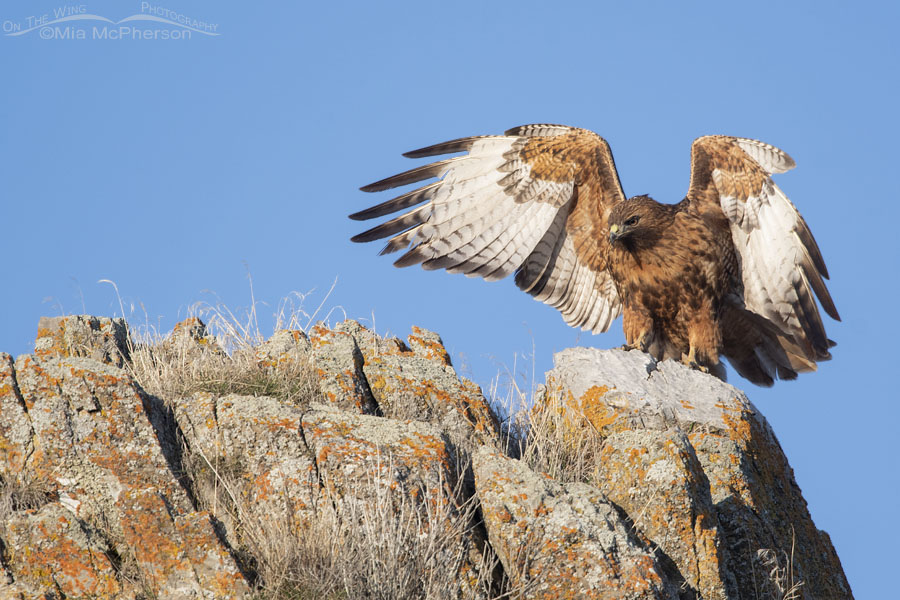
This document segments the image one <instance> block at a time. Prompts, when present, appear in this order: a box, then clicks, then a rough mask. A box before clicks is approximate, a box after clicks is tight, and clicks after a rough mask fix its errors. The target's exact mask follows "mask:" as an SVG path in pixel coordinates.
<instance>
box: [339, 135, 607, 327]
mask: <svg viewBox="0 0 900 600" xmlns="http://www.w3.org/2000/svg"><path fill="white" fill-rule="evenodd" d="M456 152H466V154H464V155H461V156H456V157H453V158H449V159H444V160H439V161H437V162H434V163H430V164H427V165H422V166H418V167H415V168H413V169H410V170H409V171H406V172H404V173H400V174H399V175H394V176H392V177H388V178H386V179H382V180H381V181H378V182H375V183H373V184H369V185H367V186H364V187H363V188H361V189H362V190H363V191H367V192H375V191H382V190H387V189H391V188H394V187H399V186H402V185H407V184H410V183H416V182H420V181H424V180H426V179H429V178H432V177H437V178H438V180H437V181H435V182H432V183H429V184H427V185H425V186H423V187H420V188H418V189H416V190H413V191H411V192H407V193H405V194H403V195H401V196H398V197H397V198H394V199H392V200H388V201H386V202H382V203H381V204H378V205H376V206H373V207H372V208H369V209H366V210H362V211H359V212H357V213H354V214H353V215H351V218H353V219H357V220H366V219H371V218H375V217H380V216H384V215H387V214H391V213H393V212H397V211H401V210H405V209H408V208H412V207H416V208H413V209H412V210H410V211H409V212H406V213H404V214H401V215H400V216H398V217H395V218H393V219H390V220H388V221H386V222H385V223H382V224H381V225H378V226H376V227H373V228H372V229H369V230H368V231H365V232H363V233H361V234H359V235H356V236H354V237H353V238H352V239H353V241H358V242H366V241H372V240H376V239H381V238H385V237H390V236H393V237H390V239H389V240H388V243H387V246H385V248H384V250H382V253H390V252H396V251H398V250H402V249H404V248H406V249H407V252H406V253H405V254H403V256H401V257H400V259H398V260H397V261H396V262H395V263H394V264H395V265H397V266H409V265H413V264H421V265H422V266H423V268H425V269H446V270H447V271H449V272H453V273H464V274H466V275H468V276H471V277H483V278H484V279H486V280H488V281H493V280H497V279H502V278H504V277H506V276H508V275H510V274H511V273H513V272H514V271H515V272H516V278H515V280H516V285H518V286H519V287H520V288H522V289H523V290H525V291H526V292H528V293H529V294H531V295H532V296H534V298H535V299H537V300H540V301H542V302H546V303H547V304H550V305H552V306H554V307H556V308H558V309H559V310H560V312H561V313H562V315H563V318H564V319H565V320H566V322H568V323H570V324H572V325H575V326H579V327H582V328H584V329H589V330H592V331H595V332H599V331H606V329H607V328H608V327H609V324H610V322H611V321H612V320H613V319H614V318H615V317H616V316H618V314H619V313H620V312H621V305H620V301H619V297H618V294H617V292H616V288H615V285H614V284H613V283H612V278H611V276H610V275H609V273H608V271H607V270H606V259H605V249H606V244H608V236H607V229H608V227H607V225H606V219H607V217H608V215H609V211H610V209H611V207H612V206H613V205H614V204H616V203H618V202H621V201H623V200H624V194H623V192H622V187H621V184H620V183H619V178H618V174H617V173H616V169H615V163H614V162H613V158H612V153H611V152H610V150H609V146H608V145H607V143H606V141H605V140H603V138H601V137H600V136H598V135H596V134H595V133H592V132H590V131H587V130H584V129H577V128H574V127H568V126H565V125H550V124H535V125H523V126H521V127H516V128H513V129H510V130H508V131H507V132H506V133H505V135H502V136H473V137H466V138H459V139H456V140H451V141H449V142H443V143H440V144H434V145H432V146H427V147H425V148H421V149H419V150H413V151H412V152H407V153H406V154H405V155H404V156H408V157H411V158H421V157H429V156H439V155H443V154H452V153H456ZM423 203H424V204H423ZM592 238H593V239H592Z"/></svg>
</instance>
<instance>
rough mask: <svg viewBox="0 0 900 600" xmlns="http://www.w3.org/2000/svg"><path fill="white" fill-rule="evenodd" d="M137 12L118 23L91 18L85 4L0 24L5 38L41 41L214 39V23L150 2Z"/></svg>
mask: <svg viewBox="0 0 900 600" xmlns="http://www.w3.org/2000/svg"><path fill="white" fill-rule="evenodd" d="M140 8H141V10H140V12H139V13H135V14H132V15H130V16H126V17H124V18H122V19H111V18H109V17H106V16H103V15H98V14H93V13H91V12H90V11H89V10H88V6H87V5H86V4H66V5H62V6H58V7H56V8H53V9H52V10H49V11H47V12H43V13H41V14H33V15H28V16H26V17H23V18H21V19H18V20H12V19H6V20H4V21H3V23H2V31H3V34H4V35H5V36H7V37H17V36H35V35H36V36H38V37H40V38H41V39H43V40H189V39H192V38H193V36H195V35H196V36H217V35H221V34H220V33H219V31H218V29H219V24H218V23H209V22H207V21H205V20H203V19H200V18H196V17H195V16H194V15H189V14H186V13H183V12H180V11H177V10H171V9H169V8H167V7H165V6H160V5H159V4H156V3H153V2H141V4H140Z"/></svg>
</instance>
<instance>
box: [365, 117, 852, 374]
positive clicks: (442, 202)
mask: <svg viewBox="0 0 900 600" xmlns="http://www.w3.org/2000/svg"><path fill="white" fill-rule="evenodd" d="M459 152H465V154H462V155H459V156H454V157H451V158H447V159H445V160H439V161H437V162H433V163H431V164H427V165H423V166H420V167H416V168H414V169H412V170H410V171H406V172H405V173H401V174H399V175H395V176H393V177H388V178H387V179H383V180H381V181H378V182H376V183H372V184H370V185H367V186H365V187H363V188H362V190H363V191H366V192H378V191H382V190H387V189H390V188H395V187H399V186H403V185H407V184H411V183H415V182H420V181H424V180H427V179H430V178H437V180H436V181H433V182H431V183H428V184H427V185H424V186H423V187H420V188H418V189H415V190H412V191H410V192H407V193H405V194H403V195H401V196H399V197H397V198H394V199H392V200H388V201H386V202H383V203H381V204H378V205H376V206H373V207H372V208H368V209H366V210H363V211H360V212H357V213H355V214H353V215H350V218H351V219H356V220H365V219H372V218H376V217H381V216H383V215H387V214H390V213H395V212H397V211H402V210H406V209H412V210H409V211H408V212H405V213H404V214H402V215H400V216H398V217H395V218H393V219H390V220H389V221H387V222H385V223H382V224H380V225H378V226H377V227H374V228H372V229H369V230H368V231H365V232H363V233H360V234H359V235H357V236H354V237H353V238H352V240H353V241H354V242H369V241H372V240H378V239H383V238H390V239H389V241H388V242H387V246H386V247H385V248H384V250H383V251H382V254H385V253H391V252H396V251H398V250H404V249H405V250H406V252H405V253H404V254H403V255H402V256H401V257H400V259H399V260H397V261H396V262H395V263H394V264H395V265H397V266H399V267H406V266H409V265H415V264H421V265H422V266H423V267H424V268H425V269H446V270H447V271H449V272H451V273H465V274H466V275H468V276H470V277H475V276H477V277H482V278H484V279H486V280H488V281H494V280H498V279H502V278H504V277H506V276H507V275H510V274H512V273H513V272H515V282H516V285H517V286H518V287H519V288H521V289H522V290H523V291H525V292H527V293H529V294H531V295H532V296H533V297H534V298H535V299H536V300H540V301H541V302H544V303H546V304H549V305H551V306H553V307H555V308H557V309H558V310H559V311H560V312H561V313H562V316H563V319H565V321H566V323H568V324H569V325H572V326H573V327H580V328H581V329H583V330H589V331H591V332H593V333H600V332H604V331H606V330H607V329H609V326H610V323H611V322H612V321H613V320H614V319H615V318H616V317H618V316H619V315H620V314H622V315H623V329H624V332H625V339H626V342H627V346H628V347H629V348H639V349H641V350H643V351H645V352H648V353H649V354H651V355H653V356H654V357H655V358H656V359H658V360H665V359H669V358H672V359H676V360H680V361H682V362H684V363H685V364H688V365H690V366H692V367H694V368H698V369H701V370H704V371H708V372H712V373H713V374H716V375H717V376H719V377H721V378H724V377H725V371H724V367H723V366H722V365H721V363H720V359H721V358H722V357H725V358H727V359H728V361H729V362H730V364H731V365H732V366H733V367H734V369H735V370H736V371H737V372H738V373H739V374H741V375H742V376H743V377H745V378H747V379H748V380H750V381H752V382H753V383H755V384H758V385H763V386H771V385H772V384H773V383H774V380H775V379H795V378H796V377H797V374H798V373H801V372H806V371H814V370H815V369H816V363H818V362H820V361H824V360H828V359H829V358H831V354H830V352H829V349H830V348H831V347H832V346H834V342H833V341H831V340H829V339H828V336H827V335H826V334H825V327H824V325H823V323H822V318H821V316H820V314H819V309H818V307H817V305H816V301H815V300H814V296H816V297H818V300H819V303H820V304H821V306H822V308H823V309H824V310H825V312H826V313H827V314H828V315H829V316H831V317H832V318H833V319H835V320H840V317H839V316H838V312H837V309H836V308H835V305H834V302H833V301H832V299H831V295H830V294H829V293H828V289H827V288H826V287H825V282H824V280H825V279H827V278H828V271H827V269H826V268H825V262H824V260H823V259H822V254H821V252H820V251H819V247H818V245H817V244H816V241H815V239H814V238H813V235H812V233H811V232H810V230H809V227H808V226H807V224H806V222H805V221H804V220H803V217H802V216H800V213H799V212H797V209H796V208H795V207H794V205H793V204H792V203H791V201H790V200H788V198H787V196H785V195H784V193H783V192H782V191H781V189H780V188H779V187H778V186H777V185H775V183H774V182H773V181H772V175H773V174H774V173H783V172H785V171H788V170H789V169H792V168H793V167H794V165H795V163H794V161H793V160H792V159H791V157H790V156H788V155H787V154H786V153H784V152H782V151H781V150H779V149H778V148H775V147H774V146H770V145H769V144H765V143H763V142H760V141H757V140H752V139H746V138H738V137H729V136H724V135H711V136H704V137H701V138H698V139H696V140H695V141H694V143H693V144H692V146H691V180H690V185H689V186H688V192H687V195H686V196H685V198H684V199H683V200H682V201H681V202H679V203H678V204H661V203H659V202H657V201H656V200H653V199H652V198H650V197H648V196H637V197H633V198H628V199H626V197H625V194H624V192H623V191H622V185H621V183H620V181H619V176H618V173H617V171H616V166H615V163H614V161H613V156H612V153H611V151H610V149H609V145H608V144H607V143H606V140H604V139H603V138H602V137H600V136H599V135H597V134H596V133H594V132H592V131H588V130H585V129H578V128H574V127H567V126H564V125H545V124H536V125H524V126H522V127H516V128H513V129H510V130H508V131H507V132H506V133H505V134H504V135H489V136H475V137H466V138H461V139H458V140H452V141H449V142H444V143H441V144H436V145H433V146H428V147H427V148H422V149H420V150H414V151H412V152H407V153H406V154H404V156H407V157H409V158H421V157H428V156H438V155H444V154H454V153H459ZM413 207H416V208H413Z"/></svg>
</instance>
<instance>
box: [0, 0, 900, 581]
mask: <svg viewBox="0 0 900 600" xmlns="http://www.w3.org/2000/svg"><path fill="white" fill-rule="evenodd" d="M325 4H326V3H319V4H316V5H302V4H301V3H286V2H285V3H265V5H264V6H257V5H254V4H251V3H245V4H239V3H212V2H209V3H202V2H184V1H182V2H179V1H176V0H171V1H169V0H167V3H166V4H159V3H150V4H149V5H145V6H144V7H143V8H142V3H141V2H132V1H131V0H124V1H123V0H116V1H107V2H87V3H85V4H83V5H79V4H71V5H68V6H76V7H77V6H83V7H84V10H85V11H86V12H87V13H91V14H96V15H100V16H103V17H105V18H107V19H110V21H114V22H115V21H119V20H121V19H124V18H126V17H128V16H131V15H135V14H141V12H142V10H143V11H144V14H147V12H148V10H150V7H152V8H153V9H154V10H157V11H159V10H161V9H166V10H170V11H174V12H175V13H177V14H181V15H185V16H188V17H191V18H192V19H196V20H197V21H203V22H206V23H210V24H214V25H215V26H216V27H215V33H218V35H205V34H203V33H199V32H193V33H192V35H191V37H190V39H179V40H174V39H165V40H164V39H133V38H131V37H128V35H129V34H127V33H126V36H125V37H126V38H127V39H111V35H110V34H109V33H107V34H106V35H107V37H106V38H105V39H91V38H92V37H93V35H94V34H93V30H92V28H93V27H98V31H100V32H101V33H100V34H99V35H100V36H101V38H102V35H103V34H102V26H103V25H104V24H103V23H100V22H96V21H94V22H90V23H88V22H73V21H67V22H63V23H59V24H56V25H54V26H53V27H54V28H55V27H59V28H60V29H59V33H58V32H57V30H56V29H51V30H50V31H49V32H47V33H43V31H44V30H43V28H41V27H38V28H36V29H34V30H33V31H30V32H28V33H25V34H22V35H15V36H13V35H6V34H8V33H16V32H17V31H18V32H21V31H22V30H23V29H27V28H28V24H29V23H31V24H34V23H37V22H38V21H39V19H40V18H41V15H43V14H48V15H49V19H50V20H52V19H53V12H54V9H59V8H60V7H63V6H67V5H65V4H64V3H62V2H60V3H54V2H52V1H50V0H14V1H7V2H4V3H3V6H2V8H0V27H2V29H0V57H2V59H0V126H2V132H3V134H2V136H0V175H2V179H0V181H2V190H0V211H2V213H0V214H2V215H3V218H2V223H3V236H2V240H3V245H4V249H5V253H4V255H5V261H4V264H5V267H6V268H5V274H4V277H5V280H6V284H5V289H4V291H3V293H2V294H0V350H3V351H6V352H10V353H12V354H20V353H24V352H28V351H30V350H31V348H32V342H33V338H34V333H35V331H36V327H37V321H38V318H39V317H40V316H41V315H55V314H61V313H66V314H69V313H81V312H88V313H93V314H102V315H114V314H119V313H120V308H119V301H118V299H117V298H116V294H115V291H114V290H113V289H112V287H111V286H109V285H107V284H102V283H98V281H99V280H101V279H109V280H112V281H115V283H116V284H117V286H118V289H119V292H120V294H121V296H122V299H123V301H124V305H125V312H126V316H129V317H130V318H132V319H133V320H136V321H140V322H144V321H145V320H146V321H149V322H151V323H153V324H155V325H157V326H158V327H159V328H160V329H162V330H164V331H165V330H168V329H170V328H171V326H172V325H173V324H174V323H175V322H177V321H178V320H179V319H181V318H183V317H184V316H185V315H186V313H187V311H188V309H189V307H190V306H191V305H193V304H195V303H196V302H198V301H204V300H205V301H215V300H216V298H218V299H219V300H221V301H222V302H224V303H225V304H227V305H228V306H229V307H231V308H232V309H233V310H235V311H238V310H240V309H241V308H242V307H243V308H246V307H247V306H248V305H249V303H250V287H249V284H248V274H250V275H252V278H253V289H254V293H255V298H256V300H257V301H258V302H260V305H259V306H258V312H259V314H260V321H261V324H262V329H263V331H264V332H266V333H271V328H272V318H271V316H272V314H273V313H274V312H275V310H276V308H277V305H278V303H279V301H280V300H281V299H282V298H285V297H288V296H290V295H291V294H292V292H300V293H306V292H309V291H311V290H312V291H313V292H312V294H311V295H310V296H309V299H308V300H307V308H308V309H309V310H313V309H315V307H316V305H317V304H318V303H319V302H320V301H321V300H322V299H323V298H324V296H325V292H327V290H328V289H329V288H330V287H331V285H332V283H333V282H334V280H335V279H337V284H336V286H335V287H334V290H333V292H332V293H331V295H330V296H329V297H328V298H327V300H326V304H325V306H326V308H330V307H339V309H338V312H337V313H332V314H333V315H334V314H337V315H342V314H343V313H346V314H347V315H348V316H350V317H354V318H359V319H362V320H367V321H368V322H369V324H371V321H372V319H373V318H374V324H375V327H376V329H377V330H378V331H379V332H390V333H394V334H398V335H406V334H407V333H408V331H409V328H410V326H411V325H419V326H422V327H426V328H429V329H433V330H436V331H438V332H439V333H441V334H442V336H443V337H444V340H445V342H446V343H447V346H448V348H449V349H450V351H451V354H452V356H453V358H454V361H455V363H456V365H457V367H458V368H460V370H461V371H463V372H464V373H465V374H466V375H468V376H469V377H472V378H473V379H475V380H476V381H477V382H479V383H481V384H482V385H484V386H486V385H487V384H488V383H489V382H490V381H491V379H492V378H493V377H495V376H496V374H497V372H498V371H503V370H505V369H509V370H514V367H513V365H514V364H515V365H516V367H515V370H517V371H521V372H524V373H525V376H526V378H530V377H531V375H530V372H531V369H532V364H533V365H534V370H535V371H536V377H537V379H538V380H541V379H543V373H544V371H546V370H547V369H549V368H550V367H551V365H552V355H553V353H554V352H557V351H559V350H561V349H563V348H566V347H569V346H573V345H576V344H583V345H590V346H597V347H604V348H605V347H612V346H616V345H619V344H621V343H622V334H621V324H620V322H616V323H615V324H614V325H613V327H612V330H611V332H610V333H608V334H604V335H601V336H590V335H587V334H580V333H579V332H577V331H575V330H573V329H570V328H568V327H567V326H566V325H565V324H564V323H563V321H562V319H561V317H560V316H559V314H558V313H557V312H556V311H555V310H553V309H552V308H549V307H547V306H544V305H542V304H539V303H537V302H535V301H533V300H532V299H531V298H530V297H528V296H527V295H525V294H523V293H521V292H520V291H518V290H517V289H516V288H515V286H514V284H513V283H512V281H511V280H508V281H503V282H500V283H491V284H488V283H485V282H483V281H481V280H470V279H467V278H465V277H462V276H459V275H448V274H445V273H435V272H430V273H429V272H424V271H422V270H420V269H403V270H400V269H395V268H394V267H392V266H391V264H390V263H391V261H390V260H388V259H387V258H385V257H378V256H377V252H378V250H379V249H380V246H377V245H375V244H369V245H356V244H351V243H350V242H349V241H348V240H349V238H350V236H352V235H353V234H355V233H358V232H359V231H361V230H362V227H361V224H360V223H355V222H352V221H350V220H348V219H347V218H346V215H348V214H349V213H352V212H355V211H357V210H360V209H361V208H364V207H366V206H368V205H370V204H372V203H374V202H376V201H381V200H384V199H387V198H388V197H390V196H388V195H387V194H381V195H378V196H373V195H366V194H363V193H362V192H359V191H358V188H359V186H361V185H364V184H366V183H370V182H372V181H375V180H377V179H380V178H382V177H384V176H387V175H390V174H393V173H396V172H399V171H400V170H404V169H407V168H409V167H411V166H412V165H414V164H416V163H415V162H413V161H410V160H407V159H404V158H402V157H401V156H400V154H401V153H402V152H404V151H407V150H411V149H414V148H418V147H421V146H424V145H428V144H431V143H435V142H439V141H444V140H447V139H452V138H455V137H461V136H466V135H472V134H487V133H499V132H501V131H503V130H504V129H506V128H509V127H512V126H515V125H520V124H524V123H531V122H558V123H565V124H570V125H577V126H581V127H586V128H589V129H593V130H594V131H597V132H598V133H600V134H601V135H603V136H604V137H605V138H606V139H607V140H608V141H609V143H610V145H611V146H612V149H613V152H614V154H615V157H616V162H617V165H618V168H619V174H620V177H621V179H622V183H623V186H624V188H625V192H626V194H628V195H636V194H641V193H648V194H651V195H653V196H654V197H655V198H657V199H658V200H661V201H668V202H676V201H678V200H680V199H681V198H682V197H683V195H684V193H685V191H686V189H687V184H688V177H689V156H690V154H689V150H690V143H691V141H692V140H693V139H694V138H695V137H698V136H700V135H705V134H711V133H723V134H730V135H738V136H745V137H753V138H757V139H761V140H764V141H766V142H769V143H772V144H775V145H777V146H779V147H781V148H783V149H784V150H786V151H787V152H788V153H790V154H791V156H793V158H794V159H795V160H796V161H797V164H798V167H797V169H795V170H794V171H791V172H789V173H786V174H784V175H780V176H778V177H777V182H778V184H779V185H780V186H781V188H782V189H783V190H784V191H785V192H786V193H787V195H788V196H789V197H790V198H791V199H792V200H793V201H794V203H795V204H796V205H797V207H798V208H799V209H800V211H801V212H802V213H803V215H804V217H805V218H806V220H807V222H808V223H809V225H810V227H811V228H812V230H813V232H814V234H815V235H816V238H817V240H818V242H819V245H820V246H821V248H822V251H823V254H824V256H825V259H826V262H827V263H828V267H829V270H830V271H831V275H832V280H831V284H830V289H831V292H832V295H833V297H834V299H835V301H836V303H837V306H838V309H839V310H840V312H841V316H842V317H843V322H842V323H834V322H829V323H827V327H828V332H829V335H830V337H832V338H833V339H835V340H836V341H837V342H838V346H837V347H836V348H835V350H834V353H833V354H834V360H833V361H831V362H830V363H826V364H824V365H822V367H821V369H820V371H819V372H818V373H815V374H811V375H804V376H801V378H800V379H799V380H798V381H796V382H787V383H780V384H776V386H775V387H774V388H773V389H770V390H767V389H761V388H755V387H753V386H752V385H751V384H749V383H747V382H745V381H743V380H741V379H739V378H738V377H736V376H733V377H732V383H735V384H736V385H738V386H740V387H742V388H743V389H745V390H746V391H747V393H748V395H749V396H750V398H751V399H752V400H753V401H754V402H755V403H756V405H757V406H758V407H759V408H760V409H761V410H762V411H763V412H764V414H765V415H766V416H767V417H768V419H769V421H770V422H771V423H772V426H773V427H774V429H775V431H776V433H777V435H778V437H779V440H780V441H781V444H782V446H783V447H784V449H785V451H786V453H787V455H788V457H789V459H790V461H791V464H792V466H793V468H794V471H795V475H796V477H797V480H798V482H799V484H800V487H801V488H802V490H803V493H804V496H805V497H806V500H807V502H808V503H809V508H810V511H811V513H812V515H813V518H814V520H815V522H816V524H817V525H818V526H819V527H820V528H821V529H824V530H826V531H827V532H828V533H829V534H830V535H831V538H832V540H833V542H834V544H835V547H836V548H837V551H838V554H839V555H840V557H841V560H842V562H843V565H844V568H845V570H846V572H847V576H848V578H849V580H850V583H851V585H852V587H853V590H854V592H855V594H856V597H857V598H876V597H886V596H888V595H890V594H892V593H895V591H896V588H895V586H894V585H893V584H892V583H890V582H889V581H890V577H888V576H887V574H888V573H891V572H892V571H893V566H894V562H895V561H894V560H893V558H892V557H893V542H894V540H895V539H896V538H897V537H898V534H900V528H898V522H897V516H896V515H897V508H898V504H897V494H898V491H900V489H898V488H900V481H898V480H900V474H898V472H900V469H898V467H897V463H896V459H895V457H896V455H897V449H896V441H897V439H898V438H897V435H896V433H895V427H896V423H897V422H898V417H900V410H898V408H897V400H898V398H900V394H898V393H897V391H896V389H897V386H896V382H895V380H894V374H895V372H896V367H895V366H894V361H893V359H892V357H891V356H890V353H891V351H892V346H893V343H894V338H895V337H896V336H897V335H898V334H900V331H898V324H897V320H896V319H895V318H893V317H892V316H890V315H891V314H892V313H893V312H894V311H895V309H896V303H895V301H894V298H895V297H896V294H897V292H898V283H897V274H896V273H897V269H898V267H900V261H898V251H897V235H896V233H894V227H895V224H896V220H897V217H898V216H900V215H898V208H897V205H898V197H900V178H898V177H897V167H896V161H897V156H898V152H897V145H896V140H897V139H898V138H900V127H898V125H900V119H898V117H897V108H896V107H897V104H898V82H900V78H898V67H900V61H898V59H900V52H898V48H900V44H898V41H897V37H898V36H897V30H898V24H900V10H898V5H896V4H893V3H887V2H885V3H853V4H851V3H837V2H815V3H813V2H791V3H766V2H754V3H746V4H744V5H742V6H739V5H738V4H737V3H699V2H690V3H688V2H683V3H668V2H635V3H629V4H628V5H627V6H625V3H618V2H616V3H612V2H609V3H583V4H581V3H558V4H560V6H554V7H551V6H550V4H549V3H546V4H545V3H527V2H526V3H523V2H516V3H511V2H510V3H503V2H484V3H454V4H453V5H452V6H451V5H449V4H447V5H438V4H436V3H435V4H431V3H422V2H414V3H406V4H391V3H359V4H358V5H357V4H349V3H328V5H327V6H326V5H325ZM79 10H80V9H79ZM157 14H159V13H158V12H157ZM29 17H31V20H29ZM106 25H107V26H108V27H110V28H119V27H121V26H123V25H131V26H133V27H134V28H135V29H139V28H143V29H166V27H164V26H161V25H154V24H152V23H149V22H146V21H137V22H135V21H131V22H126V23H120V24H118V25H115V24H112V23H110V24H106ZM65 27H71V28H77V29H83V30H84V31H86V37H87V38H88V39H84V40H81V39H52V38H54V37H58V36H60V35H66V31H67V30H66V29H65ZM72 31H73V34H72V35H73V36H74V35H76V34H75V33H74V29H72ZM117 31H118V29H117ZM113 35H114V34H113ZM132 35H133V34H132ZM45 37H49V38H51V39H44V38H45ZM362 225H363V226H364V224H362Z"/></svg>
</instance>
